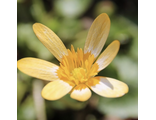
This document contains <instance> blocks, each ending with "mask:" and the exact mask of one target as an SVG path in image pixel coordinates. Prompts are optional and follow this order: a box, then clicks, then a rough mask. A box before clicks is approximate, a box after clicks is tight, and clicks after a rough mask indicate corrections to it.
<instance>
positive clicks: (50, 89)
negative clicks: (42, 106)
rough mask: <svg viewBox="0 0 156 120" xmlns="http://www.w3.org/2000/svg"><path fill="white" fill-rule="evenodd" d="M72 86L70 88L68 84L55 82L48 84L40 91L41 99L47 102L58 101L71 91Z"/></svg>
mask: <svg viewBox="0 0 156 120" xmlns="http://www.w3.org/2000/svg"><path fill="white" fill-rule="evenodd" d="M72 88H73V86H70V85H69V84H68V83H66V82H64V81H62V80H57V81H53V82H50V83H48V84H47V85H46V86H45V87H44V88H43V89H42V93H41V94H42V97H43V98H45V99H47V100H58V99H60V98H62V97H63V96H65V95H66V94H67V93H69V92H70V91H71V90H72Z"/></svg>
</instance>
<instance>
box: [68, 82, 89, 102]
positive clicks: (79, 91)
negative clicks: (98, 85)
mask: <svg viewBox="0 0 156 120" xmlns="http://www.w3.org/2000/svg"><path fill="white" fill-rule="evenodd" d="M90 96H91V91H90V89H89V88H88V87H87V86H86V85H84V84H82V85H81V84H80V85H78V86H76V87H75V88H74V89H73V91H72V92H71V95H70V97H71V98H73V99H76V100H79V101H86V100H88V99H89V98H90Z"/></svg>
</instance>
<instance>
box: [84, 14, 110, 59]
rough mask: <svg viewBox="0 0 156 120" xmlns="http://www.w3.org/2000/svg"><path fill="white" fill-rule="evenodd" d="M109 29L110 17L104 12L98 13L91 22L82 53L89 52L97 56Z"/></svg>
mask: <svg viewBox="0 0 156 120" xmlns="http://www.w3.org/2000/svg"><path fill="white" fill-rule="evenodd" d="M109 30H110V19H109V17H108V15H107V14H106V13H102V14H100V15H99V16H98V17H97V18H96V19H95V20H94V22H93V23H92V25H91V27H90V29H89V32H88V36H87V40H86V43H85V46H84V53H87V52H91V53H92V54H94V57H97V56H98V55H99V53H100V52H101V50H102V48H103V46H104V44H105V42H106V39H107V37H108V34H109Z"/></svg>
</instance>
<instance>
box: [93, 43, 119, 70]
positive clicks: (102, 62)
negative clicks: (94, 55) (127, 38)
mask: <svg viewBox="0 0 156 120" xmlns="http://www.w3.org/2000/svg"><path fill="white" fill-rule="evenodd" d="M119 47H120V42H119V41H118V40H115V41H113V42H112V43H111V44H110V45H109V46H108V47H107V48H106V49H105V50H104V51H103V53H102V54H101V55H100V56H99V58H98V59H97V61H96V62H95V63H97V64H98V65H99V69H98V71H100V70H102V69H104V68H105V67H107V66H108V65H109V64H110V63H111V62H112V61H113V59H114V58H115V56H116V55H117V53H118V51H119Z"/></svg>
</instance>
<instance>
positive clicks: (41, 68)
mask: <svg viewBox="0 0 156 120" xmlns="http://www.w3.org/2000/svg"><path fill="white" fill-rule="evenodd" d="M17 67H18V69H19V70H20V71H22V72H23V73H25V74H27V75H30V76H32V77H36V78H39V79H43V80H49V81H52V80H58V77H57V74H56V70H57V69H58V68H59V67H58V66H57V65H55V64H53V63H50V62H48V61H45V60H41V59H37V58H31V57H30V58H29V57H28V58H23V59H20V60H18V61H17Z"/></svg>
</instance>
